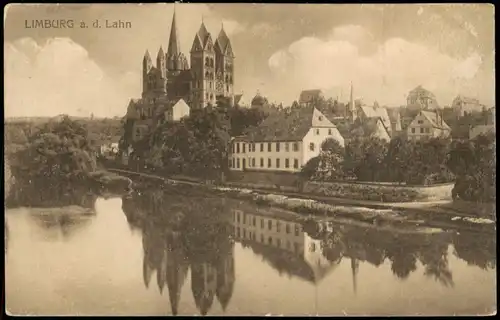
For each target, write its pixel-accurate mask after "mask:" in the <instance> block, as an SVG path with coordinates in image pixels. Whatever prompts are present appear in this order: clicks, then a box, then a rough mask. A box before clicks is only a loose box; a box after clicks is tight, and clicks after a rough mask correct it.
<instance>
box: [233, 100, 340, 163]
mask: <svg viewBox="0 0 500 320" xmlns="http://www.w3.org/2000/svg"><path fill="white" fill-rule="evenodd" d="M328 138H332V139H335V140H337V141H338V142H339V143H340V145H342V146H344V138H343V137H342V136H341V135H340V133H339V131H338V129H337V127H336V126H335V125H334V124H333V123H332V122H331V121H330V120H328V119H327V117H326V116H325V115H324V114H323V113H321V112H320V111H319V110H318V109H316V108H315V107H311V106H309V107H302V108H296V109H293V110H291V111H290V112H289V113H288V114H284V113H282V112H280V113H277V114H275V115H270V116H268V117H267V118H266V119H265V120H264V121H263V122H262V123H261V124H260V125H259V126H258V127H257V128H255V129H253V130H252V131H251V132H249V133H248V134H247V135H246V136H243V137H234V138H233V140H232V142H231V153H230V159H229V161H230V163H229V165H230V168H231V170H237V171H241V170H257V171H268V172H269V171H284V172H298V171H300V170H301V168H302V166H303V165H304V164H306V163H307V162H308V161H309V160H310V159H311V158H313V157H316V156H318V155H319V152H320V149H321V144H322V143H323V142H324V141H325V140H326V139H328Z"/></svg>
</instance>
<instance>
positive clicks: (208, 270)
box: [191, 262, 217, 315]
mask: <svg viewBox="0 0 500 320" xmlns="http://www.w3.org/2000/svg"><path fill="white" fill-rule="evenodd" d="M191 290H192V291H193V297H194V302H195V303H196V307H197V308H198V310H199V311H200V313H201V314H202V315H206V314H207V312H208V310H210V308H211V307H212V304H213V302H214V296H215V291H216V290H217V270H216V269H215V266H214V265H213V264H211V263H208V262H203V263H193V264H192V265H191Z"/></svg>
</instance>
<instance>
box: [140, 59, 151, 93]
mask: <svg viewBox="0 0 500 320" xmlns="http://www.w3.org/2000/svg"><path fill="white" fill-rule="evenodd" d="M152 68H153V61H152V60H151V56H150V55H149V51H148V50H146V53H144V58H143V59H142V92H143V93H144V92H147V91H149V90H150V86H151V85H152V81H150V77H149V75H150V74H149V73H150V71H151V69H152Z"/></svg>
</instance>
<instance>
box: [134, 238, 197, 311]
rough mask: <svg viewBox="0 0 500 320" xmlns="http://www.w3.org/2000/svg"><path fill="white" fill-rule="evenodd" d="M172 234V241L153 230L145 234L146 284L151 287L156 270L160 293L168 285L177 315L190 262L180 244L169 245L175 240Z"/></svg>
mask: <svg viewBox="0 0 500 320" xmlns="http://www.w3.org/2000/svg"><path fill="white" fill-rule="evenodd" d="M170 236H171V234H169V235H167V238H170V239H169V240H170V241H165V238H164V237H165V235H163V237H162V235H161V233H155V232H151V233H149V234H144V235H143V246H144V262H143V277H144V285H145V286H146V288H148V287H149V283H150V282H151V277H152V275H153V273H154V272H155V271H156V280H157V284H158V288H159V290H160V293H161V294H162V293H163V289H164V288H165V284H166V285H167V289H168V294H169V299H170V308H171V311H172V315H177V312H178V306H179V301H180V294H181V290H182V286H183V285H184V282H185V281H186V278H187V273H188V268H189V264H188V262H187V259H186V255H185V253H184V252H183V250H182V248H181V247H180V246H174V245H170V246H169V245H168V244H169V243H168V242H173V241H172V239H173V238H172V237H170Z"/></svg>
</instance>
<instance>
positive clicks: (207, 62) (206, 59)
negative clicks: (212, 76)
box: [205, 57, 210, 67]
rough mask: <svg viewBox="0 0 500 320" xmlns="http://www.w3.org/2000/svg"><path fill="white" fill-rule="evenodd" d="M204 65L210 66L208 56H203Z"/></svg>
mask: <svg viewBox="0 0 500 320" xmlns="http://www.w3.org/2000/svg"><path fill="white" fill-rule="evenodd" d="M205 66H207V67H209V66H210V59H209V58H208V57H206V58H205Z"/></svg>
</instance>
